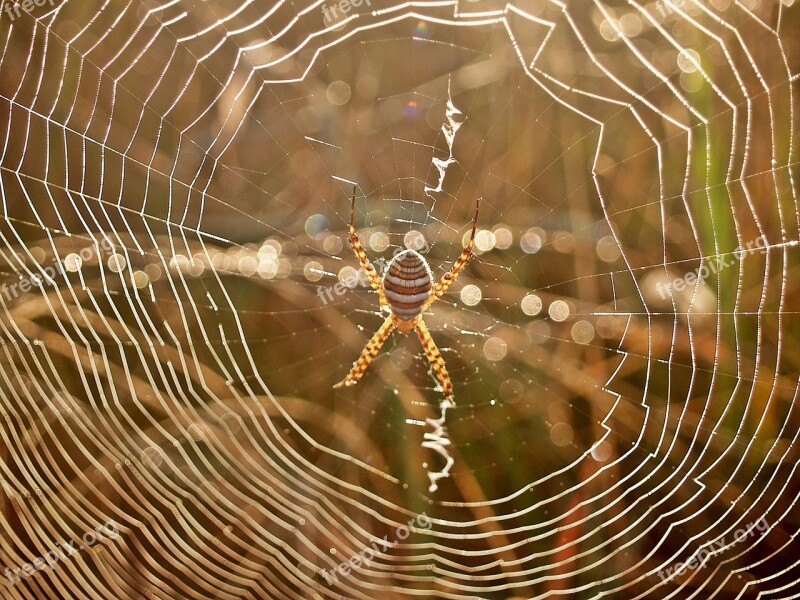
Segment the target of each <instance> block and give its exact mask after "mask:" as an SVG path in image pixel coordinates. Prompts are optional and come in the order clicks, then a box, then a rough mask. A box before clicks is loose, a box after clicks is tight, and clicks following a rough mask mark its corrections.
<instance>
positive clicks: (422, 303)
mask: <svg viewBox="0 0 800 600" xmlns="http://www.w3.org/2000/svg"><path fill="white" fill-rule="evenodd" d="M479 208H480V198H479V199H478V202H477V203H476V205H475V216H474V217H473V219H472V235H470V238H469V243H468V244H467V245H466V247H465V248H464V249H463V250H462V251H461V255H460V256H459V257H458V260H456V262H455V264H453V268H452V269H450V271H448V272H447V273H445V274H444V275H443V276H442V278H441V279H440V280H439V281H438V282H436V284H435V285H433V286H431V282H432V281H433V274H432V272H431V268H430V266H429V265H428V261H427V260H425V258H424V257H423V256H422V255H421V254H420V253H419V252H417V251H416V250H411V249H410V248H409V249H407V250H403V251H402V252H398V253H397V254H396V255H395V256H394V258H392V260H391V261H390V262H389V265H388V266H387V268H386V272H385V273H384V275H383V278H381V277H380V276H379V275H378V273H377V272H376V271H375V267H373V266H372V264H370V262H369V259H368V258H367V254H366V253H365V252H364V248H363V247H362V246H361V242H359V240H358V235H357V234H356V228H355V225H354V221H355V210H356V189H355V188H353V199H352V202H351V204H350V245H351V246H352V247H353V252H354V253H355V255H356V258H357V259H358V262H359V263H361V267H362V268H363V269H364V271H366V273H367V277H368V279H369V283H370V285H371V286H372V289H374V290H375V291H376V292H377V293H378V299H379V302H380V306H381V309H382V310H385V311H387V312H388V313H389V316H387V317H386V320H385V321H384V322H383V325H381V326H380V328H379V329H378V331H376V332H375V335H373V336H372V339H370V341H369V342H367V345H366V346H365V347H364V350H362V351H361V355H360V356H359V357H358V360H356V361H355V362H354V363H353V368H352V369H351V370H350V372H349V373H348V374H347V377H345V378H344V379H343V380H342V381H340V382H339V383H337V384H336V385H334V386H333V387H334V388H338V387H342V386H351V385H355V384H357V383H358V380H359V379H361V376H362V375H363V374H364V372H365V371H366V370H367V367H368V366H369V363H370V362H371V361H372V359H373V358H375V355H377V354H378V350H380V349H381V346H383V344H384V342H385V341H386V340H387V339H388V338H389V334H390V333H391V332H392V330H394V329H397V331H399V332H400V333H402V334H406V333H408V332H410V331H411V330H414V331H416V332H417V336H418V337H419V341H420V342H422V349H423V350H424V351H425V356H426V358H427V359H428V362H429V363H430V364H431V367H432V368H433V372H434V374H435V375H436V379H437V380H438V381H439V384H440V385H441V388H442V392H443V393H444V395H445V398H447V400H449V401H451V402H452V401H453V383H452V382H451V381H450V375H449V374H448V372H447V368H446V367H445V364H444V359H443V358H442V355H441V353H440V352H439V348H437V347H436V343H435V342H434V341H433V338H432V337H431V334H430V331H428V328H427V327H426V326H425V321H424V320H423V319H422V313H423V312H425V310H427V309H428V307H429V306H430V305H431V304H433V303H434V302H435V301H436V300H438V299H439V298H441V297H442V296H443V295H444V293H445V292H446V291H447V289H448V288H449V287H450V286H451V285H452V283H453V282H454V281H455V280H456V277H458V274H459V273H460V272H461V271H462V269H463V268H464V267H465V266H466V264H467V261H469V259H470V258H471V257H472V248H473V246H474V245H475V229H476V227H477V225H478V209H479Z"/></svg>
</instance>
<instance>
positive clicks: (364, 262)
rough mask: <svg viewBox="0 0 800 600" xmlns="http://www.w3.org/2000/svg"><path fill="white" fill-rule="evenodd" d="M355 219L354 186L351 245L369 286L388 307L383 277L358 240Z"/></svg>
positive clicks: (354, 189) (351, 210)
mask: <svg viewBox="0 0 800 600" xmlns="http://www.w3.org/2000/svg"><path fill="white" fill-rule="evenodd" d="M355 217H356V188H355V186H353V200H352V203H351V204H350V245H351V246H352V247H353V253H354V254H355V255H356V259H358V262H359V263H360V264H361V268H362V269H364V272H365V273H366V274H367V278H368V279H369V284H370V285H371V286H372V289H373V290H375V291H376V292H378V299H379V301H380V305H381V306H388V304H389V303H388V302H387V301H386V296H385V295H384V293H383V282H382V281H381V276H380V275H378V272H377V271H376V270H375V267H373V266H372V263H370V262H369V258H367V253H366V252H364V247H363V246H362V245H361V242H360V241H359V239H358V234H357V233H356V227H355Z"/></svg>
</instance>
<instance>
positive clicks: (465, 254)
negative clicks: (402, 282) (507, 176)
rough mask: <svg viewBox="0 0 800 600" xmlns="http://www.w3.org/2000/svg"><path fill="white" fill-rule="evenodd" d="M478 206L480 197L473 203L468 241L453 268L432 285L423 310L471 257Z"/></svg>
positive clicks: (476, 226) (456, 275)
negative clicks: (473, 213)
mask: <svg viewBox="0 0 800 600" xmlns="http://www.w3.org/2000/svg"><path fill="white" fill-rule="evenodd" d="M480 206H481V199H480V198H478V202H477V204H476V205H475V216H474V217H473V218H472V234H471V235H470V236H469V242H468V243H467V245H466V246H465V247H464V249H463V250H462V251H461V254H460V255H459V257H458V259H457V260H456V262H455V263H454V264H453V268H452V269H450V270H449V271H448V272H447V273H445V274H444V275H443V276H442V278H441V279H440V280H439V281H437V282H436V285H434V286H433V289H432V290H431V296H430V298H428V301H427V302H426V303H425V305H424V306H423V307H422V310H423V311H425V310H426V309H427V308H428V307H429V306H430V305H431V304H433V303H434V302H435V301H436V300H438V299H439V298H441V297H442V296H444V294H445V292H447V289H448V288H449V287H450V286H451V285H452V283H453V282H454V281H455V280H456V277H458V274H459V273H461V271H462V270H463V269H464V267H466V266H467V262H468V261H469V259H470V258H472V249H473V248H474V247H475V231H476V230H477V228H478V209H480Z"/></svg>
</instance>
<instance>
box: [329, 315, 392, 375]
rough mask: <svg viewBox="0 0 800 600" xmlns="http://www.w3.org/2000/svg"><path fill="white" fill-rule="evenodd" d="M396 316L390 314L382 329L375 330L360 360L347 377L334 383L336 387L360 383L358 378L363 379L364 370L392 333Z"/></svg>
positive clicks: (354, 364) (355, 363)
mask: <svg viewBox="0 0 800 600" xmlns="http://www.w3.org/2000/svg"><path fill="white" fill-rule="evenodd" d="M394 327H395V324H394V317H393V315H389V316H388V317H386V320H385V321H384V322H383V325H381V327H380V329H378V331H376V332H375V335H373V336H372V339H371V340H370V341H369V342H367V345H366V346H364V349H363V350H362V351H361V355H360V356H359V357H358V360H357V361H356V362H354V363H353V368H352V369H350V372H349V373H348V374H347V377H345V378H344V379H342V380H341V381H340V382H339V383H337V384H336V385H334V386H333V387H334V388H339V387H342V386H343V385H346V386H351V385H355V384H357V383H358V380H359V379H361V376H362V375H363V374H364V371H366V370H367V367H368V366H369V363H370V362H372V359H373V358H375V355H376V354H378V350H380V349H381V346H383V343H384V342H385V341H386V340H387V339H388V337H389V334H390V333H392V329H394Z"/></svg>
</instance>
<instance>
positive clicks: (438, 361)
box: [414, 315, 453, 402]
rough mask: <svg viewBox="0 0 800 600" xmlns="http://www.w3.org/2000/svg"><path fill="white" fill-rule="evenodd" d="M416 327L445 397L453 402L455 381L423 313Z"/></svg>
mask: <svg viewBox="0 0 800 600" xmlns="http://www.w3.org/2000/svg"><path fill="white" fill-rule="evenodd" d="M414 328H415V329H416V330H417V336H418V337H419V341H420V342H421V343H422V349H423V350H425V356H426V357H427V359H428V362H429V363H431V368H432V369H433V372H434V374H435V375H436V379H437V380H438V381H439V385H441V386H442V392H443V393H444V395H445V398H447V399H448V400H449V401H450V402H453V382H452V381H450V374H449V373H448V372H447V367H445V364H444V359H443V358H442V354H441V352H439V348H437V347H436V342H434V341H433V338H432V337H431V332H430V331H428V327H427V326H426V325H425V321H423V320H422V315H420V316H419V317H417V322H416V325H415V327H414Z"/></svg>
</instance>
